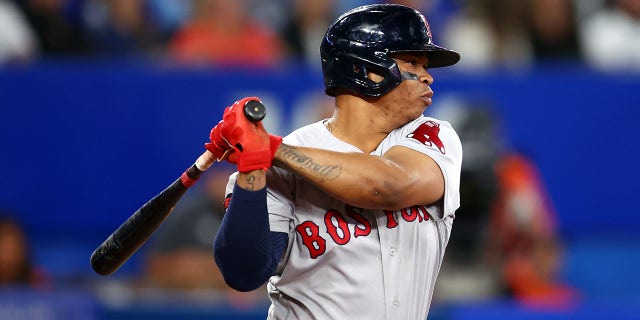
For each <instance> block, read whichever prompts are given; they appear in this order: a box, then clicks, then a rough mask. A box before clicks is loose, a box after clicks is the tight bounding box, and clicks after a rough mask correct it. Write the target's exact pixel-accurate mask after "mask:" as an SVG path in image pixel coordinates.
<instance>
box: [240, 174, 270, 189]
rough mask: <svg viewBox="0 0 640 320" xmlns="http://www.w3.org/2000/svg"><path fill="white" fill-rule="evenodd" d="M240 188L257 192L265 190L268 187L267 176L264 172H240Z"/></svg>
mask: <svg viewBox="0 0 640 320" xmlns="http://www.w3.org/2000/svg"><path fill="white" fill-rule="evenodd" d="M236 184H237V185H238V187H240V188H242V189H245V190H249V191H256V190H260V189H262V188H264V187H265V186H266V185H267V179H266V174H265V172H264V171H263V170H253V171H249V172H239V173H238V178H237V179H236Z"/></svg>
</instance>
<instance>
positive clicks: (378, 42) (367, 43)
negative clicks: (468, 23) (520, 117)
mask: <svg viewBox="0 0 640 320" xmlns="http://www.w3.org/2000/svg"><path fill="white" fill-rule="evenodd" d="M395 52H425V53H427V55H428V57H429V65H428V66H427V67H429V68H438V67H446V66H450V65H453V64H456V63H457V62H458V61H459V60H460V55H459V54H458V53H457V52H455V51H452V50H449V49H446V48H443V47H440V46H438V45H436V44H434V43H433V39H432V36H431V30H430V29H429V23H428V22H427V20H426V19H425V17H424V16H423V15H422V14H421V13H420V12H418V11H416V10H414V9H411V8H409V7H406V6H402V5H396V4H374V5H367V6H362V7H358V8H355V9H353V10H350V11H348V12H346V13H345V14H343V15H342V16H340V17H339V18H338V19H337V20H336V21H335V22H334V23H333V24H332V25H331V26H330V27H329V29H328V30H327V32H326V34H325V36H324V38H323V39H322V44H321V45H320V56H321V58H322V73H323V75H324V84H325V90H326V93H327V94H328V95H330V96H335V95H336V89H345V90H348V91H350V92H354V93H357V94H362V95H365V96H369V97H378V96H381V95H383V94H385V93H387V92H389V91H390V90H391V89H393V88H395V87H396V86H398V85H399V84H400V82H401V81H402V77H401V74H400V70H399V69H398V66H397V64H396V62H395V61H394V60H393V59H392V58H391V57H390V56H389V54H391V53H395ZM368 71H371V72H374V73H376V74H379V75H381V76H383V77H384V80H382V81H381V82H375V81H372V80H370V79H369V78H368V77H367V72H368Z"/></svg>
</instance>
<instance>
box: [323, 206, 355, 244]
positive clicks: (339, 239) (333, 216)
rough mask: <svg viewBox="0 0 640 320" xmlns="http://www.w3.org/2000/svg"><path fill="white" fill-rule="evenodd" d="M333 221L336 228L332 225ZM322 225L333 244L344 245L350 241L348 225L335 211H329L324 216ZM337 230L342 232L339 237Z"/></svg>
mask: <svg viewBox="0 0 640 320" xmlns="http://www.w3.org/2000/svg"><path fill="white" fill-rule="evenodd" d="M334 220H335V221H336V222H337V223H338V225H337V226H336V225H334V224H333V221H334ZM324 224H325V225H326V226H327V233H329V235H330V236H331V238H332V239H333V241H335V243H337V244H339V245H345V244H347V242H349V240H350V239H351V234H350V233H349V224H348V223H347V221H346V220H345V219H344V217H342V215H341V214H340V212H338V211H337V210H333V209H331V210H329V211H327V213H325V214H324ZM338 229H340V231H342V235H340V233H339V232H338Z"/></svg>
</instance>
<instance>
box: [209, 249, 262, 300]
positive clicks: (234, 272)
mask: <svg viewBox="0 0 640 320" xmlns="http://www.w3.org/2000/svg"><path fill="white" fill-rule="evenodd" d="M214 257H215V261H216V265H217V266H218V269H219V270H220V273H221V274H222V277H223V279H224V282H225V283H226V284H227V285H228V286H229V287H231V288H232V289H235V290H237V291H240V292H248V291H253V290H255V289H258V288H259V287H260V286H262V285H263V284H264V283H265V282H266V281H267V280H268V279H269V276H270V274H271V272H269V271H268V270H265V268H264V267H263V266H261V265H262V263H255V262H254V261H247V259H242V258H241V257H239V256H238V255H237V254H234V253H229V252H225V251H224V250H215V251H214Z"/></svg>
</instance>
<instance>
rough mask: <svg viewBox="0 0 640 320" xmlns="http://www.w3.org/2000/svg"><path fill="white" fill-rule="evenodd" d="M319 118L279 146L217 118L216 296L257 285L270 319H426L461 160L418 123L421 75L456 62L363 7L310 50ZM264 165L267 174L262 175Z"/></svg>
mask: <svg viewBox="0 0 640 320" xmlns="http://www.w3.org/2000/svg"><path fill="white" fill-rule="evenodd" d="M320 52H321V56H322V67H323V74H324V79H325V88H326V93H327V94H328V95H330V96H333V97H335V111H334V114H333V116H332V117H331V118H329V119H324V120H321V121H318V122H316V123H313V124H310V125H307V126H305V127H302V128H300V129H297V130H295V131H294V132H293V133H291V134H289V135H288V136H286V137H285V138H284V139H282V138H281V137H278V136H275V135H270V134H268V133H267V132H266V131H265V129H264V127H263V126H262V124H261V123H259V122H258V123H255V124H254V123H251V122H249V121H248V120H247V119H245V117H244V116H243V115H242V106H244V104H245V103H246V102H247V101H249V100H251V99H257V98H255V97H249V98H244V99H242V100H239V101H237V102H236V103H234V104H233V105H232V106H230V107H228V108H227V109H225V112H224V115H223V119H222V121H220V122H219V123H218V124H217V125H216V126H215V127H214V128H213V129H212V130H211V135H210V140H211V141H210V142H209V143H207V144H206V148H207V149H208V150H209V151H211V152H213V153H214V154H215V155H216V156H218V157H223V156H224V154H225V152H228V151H229V150H231V151H232V153H231V156H230V158H229V160H230V161H231V162H234V163H236V164H237V167H238V172H237V173H234V174H233V175H232V176H231V178H230V180H229V183H228V186H227V194H228V196H227V199H228V200H229V201H228V208H227V211H226V214H225V217H224V219H223V222H222V225H221V227H220V230H219V232H218V234H217V235H216V239H215V242H214V256H215V260H216V263H217V264H218V266H219V268H220V270H221V272H222V274H223V275H224V278H225V281H226V282H227V284H228V285H229V286H231V287H233V288H235V289H237V290H240V291H248V290H254V289H256V288H258V287H260V286H262V285H264V284H265V282H266V283H267V290H268V294H269V297H270V299H271V302H272V304H271V307H270V308H269V311H268V316H267V317H268V319H398V320H400V319H401V320H406V319H425V318H426V317H427V314H428V312H429V307H430V303H431V297H432V294H433V289H434V285H435V281H436V277H437V275H438V272H439V270H440V265H441V263H442V259H443V256H444V252H445V248H446V246H447V242H448V240H449V236H450V234H451V228H452V223H453V219H454V213H455V211H456V209H457V208H458V207H459V203H460V199H459V191H458V189H459V184H460V169H461V162H462V148H461V143H460V140H459V138H458V135H457V134H456V132H455V131H454V129H453V128H452V127H451V125H450V124H449V123H448V122H446V121H441V120H438V119H434V118H430V117H426V116H424V115H423V112H424V111H425V109H426V108H427V107H428V106H430V105H431V102H432V101H431V99H432V97H433V91H432V90H431V85H432V83H433V81H434V79H433V77H432V75H431V74H430V73H429V69H430V68H438V67H445V66H450V65H453V64H455V63H457V62H458V60H459V59H460V56H459V54H458V53H456V52H454V51H451V50H448V49H446V48H443V47H440V46H437V45H435V44H434V43H433V41H432V36H431V31H430V30H429V25H428V23H427V21H426V20H425V18H424V17H423V15H422V14H420V13H419V12H418V11H415V10H413V9H410V8H408V7H405V6H401V5H389V4H382V5H369V6H363V7H359V8H356V9H353V10H351V11H349V12H347V13H345V14H344V15H342V16H340V17H339V18H338V19H337V20H336V21H335V22H334V23H333V24H332V25H331V26H330V27H329V29H328V30H327V32H326V34H325V37H324V38H323V40H322V44H321V48H320ZM272 165H273V166H272Z"/></svg>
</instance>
